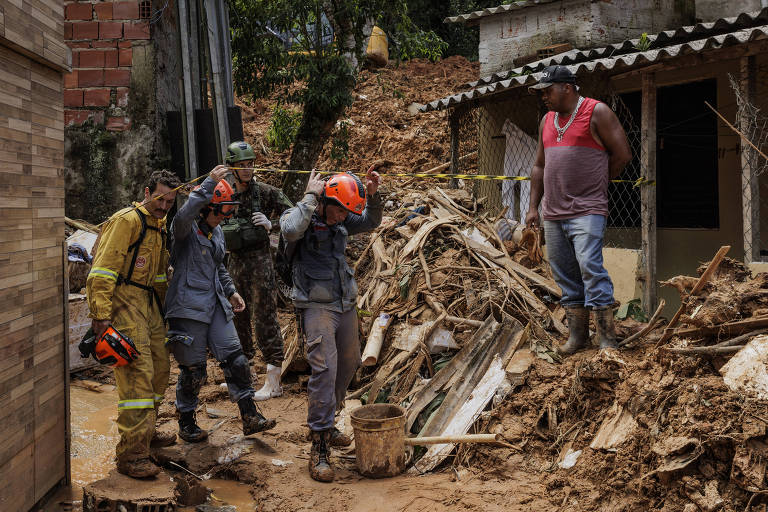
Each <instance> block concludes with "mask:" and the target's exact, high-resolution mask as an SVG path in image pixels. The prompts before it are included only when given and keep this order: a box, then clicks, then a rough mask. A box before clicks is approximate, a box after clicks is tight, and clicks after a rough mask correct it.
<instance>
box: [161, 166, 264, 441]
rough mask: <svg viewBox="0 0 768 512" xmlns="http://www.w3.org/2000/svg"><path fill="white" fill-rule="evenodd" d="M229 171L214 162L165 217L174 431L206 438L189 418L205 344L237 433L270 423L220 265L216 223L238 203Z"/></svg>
mask: <svg viewBox="0 0 768 512" xmlns="http://www.w3.org/2000/svg"><path fill="white" fill-rule="evenodd" d="M228 172H229V170H228V168H227V167H226V166H224V165H219V166H216V167H215V168H214V169H213V170H212V171H211V173H210V175H209V176H208V177H207V178H205V181H203V183H202V184H201V185H200V186H199V187H197V188H195V189H194V190H193V191H192V192H191V193H190V195H189V199H188V200H187V202H186V203H185V204H184V206H183V207H181V208H180V209H179V211H178V213H177V214H176V217H175V218H174V219H173V223H172V224H171V229H170V235H171V242H172V244H171V246H172V250H171V266H172V267H173V268H174V271H173V278H172V279H171V282H170V285H169V288H168V294H167V297H166V301H165V307H166V310H167V312H166V318H167V319H168V344H169V345H170V348H171V350H172V351H173V355H174V357H175V358H176V362H177V363H178V364H179V369H180V373H179V378H178V381H177V383H176V409H177V410H178V411H179V437H181V438H182V439H184V440H185V441H187V442H191V443H196V442H199V441H202V440H204V439H205V438H207V437H208V433H207V432H206V431H205V430H202V429H201V428H200V427H199V426H198V425H197V422H196V420H195V409H196V408H197V404H198V394H199V393H200V388H201V387H202V385H203V383H204V382H205V379H206V376H207V368H206V366H207V363H206V359H207V351H208V350H210V351H211V353H212V354H213V356H214V357H215V358H216V360H217V361H219V365H220V366H221V369H222V370H223V372H224V379H225V380H226V382H227V388H228V389H229V396H230V399H231V400H232V401H233V402H235V403H237V405H238V407H239V408H240V416H241V419H242V422H243V434H245V435H249V434H255V433H256V432H261V431H263V430H268V429H270V428H272V427H274V426H275V420H267V419H266V418H265V417H264V416H262V414H261V413H260V412H259V410H258V408H257V407H256V403H255V402H254V401H253V397H252V395H253V387H252V386H251V369H250V367H249V366H248V359H247V358H246V357H245V354H243V348H242V346H241V345H240V340H239V339H238V337H237V330H236V329H235V324H234V322H233V318H234V313H241V312H242V311H243V310H245V302H244V301H243V299H242V297H240V295H239V294H238V293H237V291H236V290H235V285H234V283H233V282H232V278H231V277H230V276H229V273H228V272H227V269H226V268H225V267H224V253H225V252H226V247H225V243H224V232H223V231H222V229H221V227H220V226H219V224H221V222H222V221H223V220H224V219H225V218H227V217H229V216H231V215H232V214H233V213H234V212H235V209H236V208H237V204H238V203H237V202H236V201H233V195H234V191H233V190H232V187H231V186H230V185H229V183H227V182H226V181H224V177H225V176H226V175H227V173H228Z"/></svg>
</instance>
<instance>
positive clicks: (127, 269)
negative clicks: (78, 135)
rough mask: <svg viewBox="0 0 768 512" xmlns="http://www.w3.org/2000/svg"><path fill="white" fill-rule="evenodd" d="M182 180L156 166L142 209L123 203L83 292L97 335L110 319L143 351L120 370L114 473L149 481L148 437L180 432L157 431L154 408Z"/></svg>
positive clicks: (164, 357) (163, 374) (162, 366)
mask: <svg viewBox="0 0 768 512" xmlns="http://www.w3.org/2000/svg"><path fill="white" fill-rule="evenodd" d="M179 184H180V183H179V180H178V178H177V177H176V175H174V174H173V173H171V172H169V171H165V170H163V171H155V172H153V173H152V174H151V175H150V177H149V182H148V184H147V187H146V188H145V189H144V201H143V202H142V203H141V206H139V203H134V206H138V207H137V208H125V209H123V210H120V211H119V212H117V213H115V214H114V215H113V216H112V217H110V219H109V221H108V222H107V223H106V224H105V225H104V227H103V228H102V230H101V234H100V236H99V240H98V242H97V247H96V248H95V253H96V254H95V257H94V259H93V263H92V266H91V271H90V273H89V274H88V280H87V284H86V293H87V295H88V307H89V308H90V317H91V318H92V319H93V320H92V328H93V331H94V334H95V335H96V337H97V338H98V337H99V336H101V333H103V332H104V330H105V329H106V328H107V327H108V326H109V325H110V324H111V325H112V326H113V327H114V328H115V329H117V330H118V331H120V332H121V333H122V334H123V335H125V336H128V337H129V338H131V339H132V340H133V342H134V343H135V345H136V348H137V349H138V351H139V352H140V356H139V357H138V358H137V359H136V360H135V361H133V362H132V363H130V364H128V365H126V366H121V367H117V368H115V381H116V383H117V391H118V396H119V402H118V405H117V409H118V414H117V426H118V430H119V432H120V441H119V443H118V445H117V449H116V454H117V470H118V471H119V472H120V473H123V474H125V475H128V476H131V477H134V478H144V477H150V476H154V475H156V474H157V473H159V471H160V468H158V467H157V466H156V465H155V464H153V463H152V461H151V460H150V459H149V446H150V442H151V443H152V444H153V445H155V444H159V445H168V444H173V442H175V440H176V435H175V434H161V433H160V432H157V433H156V431H155V421H156V418H157V412H156V408H157V407H158V406H159V405H160V402H161V401H162V399H163V395H164V393H165V388H166V387H167V385H168V377H169V373H170V367H169V359H168V350H167V349H166V347H165V344H164V340H165V324H164V320H163V312H162V306H163V302H164V300H165V291H166V289H167V276H166V269H167V267H168V250H167V248H166V233H165V216H166V214H167V213H168V211H169V210H170V209H171V207H172V206H173V203H174V201H175V199H176V192H175V191H174V190H173V189H175V188H176V187H177V186H178V185H179Z"/></svg>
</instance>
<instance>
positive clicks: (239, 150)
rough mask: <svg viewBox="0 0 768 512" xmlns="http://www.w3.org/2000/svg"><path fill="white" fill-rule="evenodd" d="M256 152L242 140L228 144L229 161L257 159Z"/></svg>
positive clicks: (230, 162) (231, 162) (229, 162)
mask: <svg viewBox="0 0 768 512" xmlns="http://www.w3.org/2000/svg"><path fill="white" fill-rule="evenodd" d="M255 159H256V153H254V152H253V148H252V147H251V145H250V144H248V143H247V142H243V141H241V140H239V141H236V142H233V143H232V144H230V145H229V146H227V163H228V164H233V163H235V162H242V161H243V160H255Z"/></svg>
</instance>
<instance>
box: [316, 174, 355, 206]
mask: <svg viewBox="0 0 768 512" xmlns="http://www.w3.org/2000/svg"><path fill="white" fill-rule="evenodd" d="M323 193H324V195H325V200H326V202H327V203H329V204H336V205H337V206H341V207H342V208H344V209H345V210H347V211H350V212H352V213H355V214H357V215H360V214H362V213H363V208H365V187H364V186H363V182H362V181H360V178H358V177H357V176H355V175H354V174H352V173H347V172H341V173H339V174H334V175H333V176H331V178H330V179H329V180H328V181H327V182H325V190H324V191H323Z"/></svg>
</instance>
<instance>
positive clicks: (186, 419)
mask: <svg viewBox="0 0 768 512" xmlns="http://www.w3.org/2000/svg"><path fill="white" fill-rule="evenodd" d="M179 437H180V438H182V439H183V440H185V441H186V442H188V443H199V442H200V441H203V440H205V439H207V438H208V432H206V431H205V430H203V429H201V428H200V427H198V426H197V422H196V421H195V411H188V412H180V413H179Z"/></svg>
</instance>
